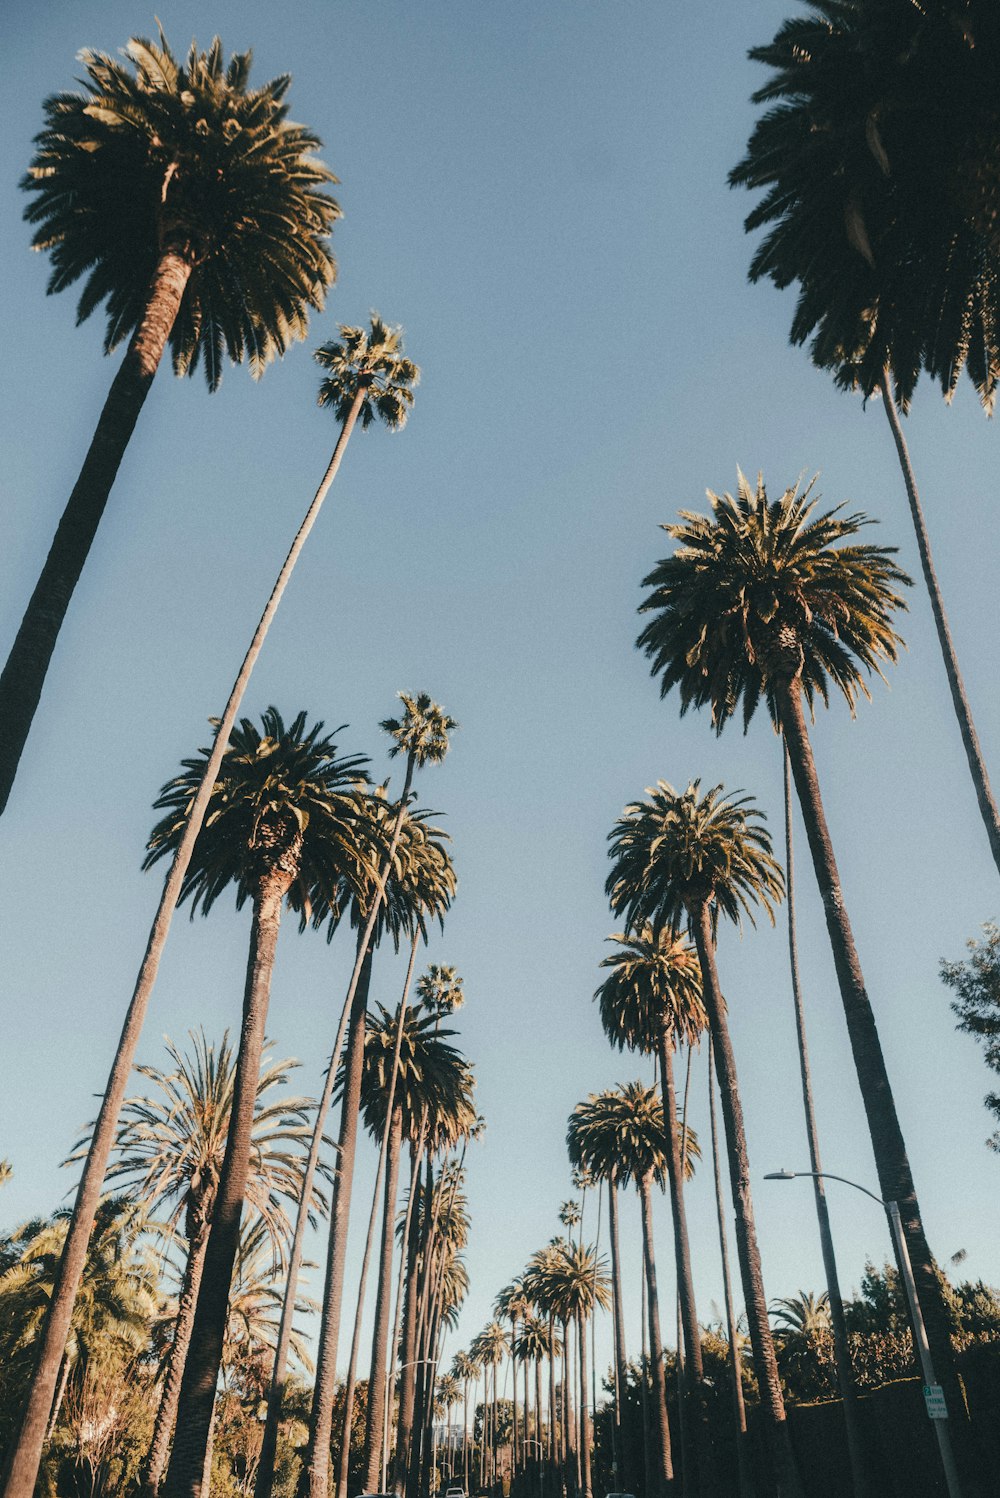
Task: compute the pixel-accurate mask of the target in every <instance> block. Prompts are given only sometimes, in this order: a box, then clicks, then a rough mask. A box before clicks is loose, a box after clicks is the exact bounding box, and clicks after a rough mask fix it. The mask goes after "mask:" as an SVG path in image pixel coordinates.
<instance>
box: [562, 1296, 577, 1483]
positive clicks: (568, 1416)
mask: <svg viewBox="0 0 1000 1498" xmlns="http://www.w3.org/2000/svg"><path fill="white" fill-rule="evenodd" d="M562 1329H563V1354H562V1375H563V1376H562V1410H561V1414H562V1446H563V1487H564V1489H565V1491H566V1492H567V1493H569V1494H571V1493H572V1492H573V1482H572V1476H571V1474H572V1470H573V1456H574V1453H573V1437H572V1433H571V1432H572V1426H571V1421H572V1400H571V1399H570V1392H569V1326H568V1325H567V1323H566V1322H565V1321H564V1322H563V1324H562Z"/></svg>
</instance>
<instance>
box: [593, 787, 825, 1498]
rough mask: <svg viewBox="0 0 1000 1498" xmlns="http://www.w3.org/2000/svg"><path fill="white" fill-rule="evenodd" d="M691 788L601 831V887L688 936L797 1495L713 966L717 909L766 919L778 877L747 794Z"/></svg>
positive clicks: (781, 1450)
mask: <svg viewBox="0 0 1000 1498" xmlns="http://www.w3.org/2000/svg"><path fill="white" fill-rule="evenodd" d="M700 790H701V788H700V784H699V782H697V781H695V782H694V783H693V784H691V785H689V786H688V788H687V790H685V791H683V792H680V793H678V792H677V791H675V790H674V789H673V787H672V786H670V785H668V784H667V783H666V782H665V781H662V780H661V781H659V782H658V783H657V785H656V787H655V789H653V790H651V791H649V792H648V793H647V794H648V797H649V799H648V800H646V801H641V802H633V803H632V804H631V805H630V806H627V807H626V808H625V812H624V814H623V815H622V816H621V817H620V818H619V820H618V821H617V823H616V824H615V826H614V828H613V829H612V831H611V834H610V842H611V844H612V846H611V850H610V857H611V858H612V860H613V867H612V871H611V873H610V874H609V876H608V881H607V892H608V895H609V897H610V900H611V907H612V909H613V910H615V911H616V912H617V913H619V914H623V915H625V917H626V919H627V921H628V922H629V925H630V926H631V927H633V928H635V927H640V926H642V925H643V924H646V923H648V924H650V925H652V926H653V927H654V928H663V927H670V928H673V929H674V930H676V931H680V930H681V929H682V928H683V927H685V926H686V927H688V929H689V930H690V932H691V934H692V936H693V937H694V941H695V946H696V947H697V950H698V961H699V963H700V965H701V980H702V1001H703V1003H704V1005H705V1009H706V1011H707V1013H708V1018H709V1024H710V1027H711V1034H712V1040H713V1042H714V1047H715V1064H716V1069H717V1071H718V1077H719V1090H720V1092H721V1094H722V1108H723V1116H724V1118H725V1124H726V1143H727V1146H728V1151H729V1173H730V1179H731V1183H732V1192H733V1204H734V1207H735V1211H736V1240H737V1247H738V1250H739V1259H740V1270H741V1272H742V1277H743V1293H744V1297H745V1300H746V1307H747V1318H748V1320H749V1323H750V1335H751V1340H752V1343H753V1351H754V1364H755V1367H756V1369H757V1378H758V1383H759V1385H760V1397H761V1406H762V1410H763V1413H764V1417H765V1430H766V1433H767V1439H768V1445H769V1448H770V1455H771V1466H772V1470H773V1474H774V1480H775V1485H776V1487H777V1490H778V1493H779V1494H780V1495H781V1498H786V1495H787V1498H801V1495H802V1488H801V1485H800V1482H799V1477H798V1472H797V1470H796V1466H795V1459H794V1456H793V1455H792V1448H791V1443H790V1441H789V1437H788V1427H787V1423H786V1420H785V1406H784V1401H783V1400H782V1397H781V1384H780V1380H779V1377H778V1365H777V1361H776V1359H775V1355H774V1343H773V1340H772V1337H771V1329H770V1325H769V1323H768V1319H767V1297H766V1295H765V1293H764V1281H763V1275H762V1272H761V1265H760V1252H759V1249H758V1247H757V1230H756V1227H755V1224H754V1216H753V1196H752V1192H751V1190H750V1162H749V1158H748V1156H747V1147H746V1132H745V1129H744V1125H743V1107H742V1103H741V1101H740V1095H739V1079H738V1077H737V1073H736V1057H735V1055H734V1053H733V1047H732V1041H731V1039H730V1036H729V1023H728V1019H727V1016H726V1005H725V1000H724V999H723V997H722V989H721V987H720V984H719V975H718V971H717V968H716V964H715V929H716V925H717V923H718V918H719V916H720V914H721V915H724V916H725V917H726V918H727V919H729V920H732V921H736V922H738V921H739V919H740V917H741V915H743V914H745V915H746V916H747V917H748V918H749V919H751V920H752V919H753V914H752V912H753V909H754V906H755V905H757V904H762V905H763V906H764V909H765V910H766V911H767V912H768V914H769V915H772V913H773V906H774V902H775V901H776V900H778V899H780V897H781V894H782V876H781V869H780V867H779V865H778V864H777V863H776V862H775V860H774V858H773V857H772V855H771V843H770V839H769V837H768V835H767V832H766V831H765V829H764V827H763V823H762V820H761V818H760V816H759V814H758V813H756V812H755V811H754V810H753V808H752V803H751V799H750V797H748V796H744V797H741V798H736V799H733V798H728V799H727V798H726V797H725V796H724V795H723V794H722V787H721V786H715V787H714V788H713V789H712V790H710V791H708V792H707V794H706V795H704V796H702V795H701V794H700ZM654 1351H655V1349H654Z"/></svg>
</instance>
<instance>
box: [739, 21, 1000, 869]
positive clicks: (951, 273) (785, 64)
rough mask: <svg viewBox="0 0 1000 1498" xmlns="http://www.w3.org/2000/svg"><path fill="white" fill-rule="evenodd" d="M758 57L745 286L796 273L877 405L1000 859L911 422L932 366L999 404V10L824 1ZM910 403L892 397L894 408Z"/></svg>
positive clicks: (838, 351) (745, 168) (997, 820)
mask: <svg viewBox="0 0 1000 1498" xmlns="http://www.w3.org/2000/svg"><path fill="white" fill-rule="evenodd" d="M809 9H810V11H811V12H812V13H811V14H807V15H804V16H797V17H796V18H795V19H794V20H792V21H786V22H785V23H784V25H783V26H782V28H781V30H780V31H779V32H778V34H777V36H776V37H775V38H774V40H773V41H772V42H771V43H770V44H768V45H765V46H761V47H754V48H753V49H752V50H751V52H750V56H751V57H752V58H754V59H755V60H756V61H758V62H762V63H764V64H765V65H766V66H767V67H768V68H769V69H770V76H769V78H768V81H767V83H766V84H765V85H764V86H763V88H761V89H759V90H758V91H757V93H756V94H755V95H754V99H755V102H758V103H767V104H768V105H770V106H772V107H770V108H769V109H768V111H767V113H766V114H764V115H763V116H762V117H761V119H760V120H759V121H758V123H757V126H756V128H755V129H754V132H753V134H752V136H751V138H750V141H749V144H748V146H747V151H746V155H745V156H744V158H743V160H742V161H741V162H740V163H739V164H738V165H737V166H736V167H735V168H734V170H733V171H732V172H731V173H730V179H729V180H730V183H731V184H733V185H742V186H745V187H749V188H751V189H757V188H761V189H764V192H765V196H764V197H763V199H762V201H761V202H760V203H759V204H758V206H757V207H756V208H755V209H754V210H753V212H752V213H751V214H750V216H749V217H748V219H747V221H746V227H747V229H748V230H753V229H757V228H764V227H766V228H767V229H768V233H767V235H766V237H765V238H764V239H763V241H762V242H761V244H760V245H759V247H758V249H757V250H756V253H755V254H754V257H753V260H752V262H751V265H750V279H751V280H752V281H757V280H760V279H762V278H763V277H765V276H766V277H769V278H770V279H771V280H773V281H774V282H775V284H776V285H777V286H779V287H786V286H789V285H791V284H792V282H794V281H797V282H798V283H799V297H798V303H797V306H796V311H795V317H794V320H793V322H792V330H791V338H792V342H793V343H805V342H806V341H807V340H808V339H811V340H812V341H811V353H812V358H813V361H814V363H816V364H817V365H819V367H820V368H822V369H826V370H829V371H831V372H832V373H833V375H834V377H835V379H836V382H837V384H838V385H840V386H841V387H842V388H846V389H856V390H860V392H861V393H862V394H863V395H864V396H865V397H866V398H867V397H870V396H872V395H874V394H879V395H881V397H882V404H883V406H884V408H885V413H886V418H887V420H888V422H889V426H890V428H891V430H892V436H893V441H894V443H895V446H896V451H897V455H898V457H899V462H900V467H901V469H902V473H903V480H904V484H905V487H906V493H907V498H908V500H909V505H910V514H911V518H912V521H913V525H914V529H915V532H916V537H917V547H918V550H919V553H920V562H921V568H922V571H923V574H924V581H925V583H926V586H927V590H928V594H929V596H930V601H931V608H932V612H933V614H934V622H935V626H936V629H937V634H938V642H939V645H940V648H941V653H942V656H943V658H944V664H945V671H946V674H947V677H948V685H949V689H950V691H951V696H952V703H953V707H954V710H955V715H956V718H957V719H958V725H959V730H960V733H961V736H962V742H963V746H964V748H965V753H966V758H967V760H968V764H969V770H970V773H971V775H972V780H973V784H974V787H975V791H976V797H977V800H978V802H979V810H980V814H981V816H982V819H983V822H984V825H985V828H986V833H987V837H988V838H989V842H990V849H991V852H992V854H993V859H994V862H995V863H996V865H997V868H998V870H1000V810H998V807H997V803H996V798H995V796H994V794H993V790H992V787H991V785H990V780H989V774H988V772H987V768H986V763H985V759H984V756H983V753H982V749H981V747H980V744H979V738H978V735H977V733H976V727H975V724H974V722H973V718H972V710H971V707H970V706H969V702H968V699H967V697H966V693H965V687H964V684H963V681H962V675H961V670H960V668H959V664H958V655H957V652H956V650H955V646H954V643H953V641H952V638H951V630H950V627H949V624H948V618H947V614H946V612H945V607H944V599H943V597H942V594H941V589H940V586H939V584H938V580H937V575H936V571H935V567H934V560H933V556H932V554H931V547H930V539H929V536H928V533H927V527H926V524H925V521H924V515H923V509H922V507H921V503H920V497H919V495H918V493H917V485H916V479H915V477H914V473H913V468H912V465H911V463H910V457H909V452H908V450H907V445H906V439H905V437H904V435H903V428H902V423H901V421H900V410H899V408H900V407H901V408H902V409H903V411H904V412H905V411H906V410H907V408H908V407H909V404H910V400H911V398H912V395H913V392H914V389H915V386H916V383H917V380H918V378H919V375H920V372H921V370H922V369H926V370H927V371H928V372H929V373H930V374H931V376H932V377H933V378H936V379H937V380H938V381H939V383H940V385H941V389H942V391H943V392H944V394H945V397H946V399H948V400H950V399H951V397H952V395H953V394H954V391H955V389H956V387H957V385H958V381H959V379H960V378H961V374H962V371H963V369H964V370H967V372H968V374H969V376H970V378H971V379H972V382H973V384H974V385H975V386H976V389H977V390H978V392H979V395H980V398H981V399H982V401H983V404H984V405H985V406H986V408H987V410H992V407H993V403H994V400H995V395H996V388H997V380H998V378H1000V332H998V329H1000V316H998V314H1000V303H998V296H997V285H998V273H1000V253H998V245H997V239H996V234H995V229H994V219H995V214H996V204H995V187H994V184H993V173H992V169H991V168H989V167H988V166H986V164H985V163H986V161H987V159H988V153H989V152H990V151H992V149H993V147H992V144H987V143H988V142H992V140H993V139H994V137H995V134H996V116H995V109H994V104H993V99H992V86H993V85H992V80H993V79H995V77H996V74H997V69H998V67H1000V38H998V34H997V27H996V16H995V13H994V7H993V6H992V5H991V4H986V5H983V4H979V3H978V0H976V3H973V4H971V5H968V4H966V5H962V6H960V7H954V6H951V5H947V4H945V5H916V4H914V5H909V4H904V5H873V4H870V3H868V0H837V3H836V4H835V5H830V4H820V3H817V0H812V4H811V5H810V7H809ZM897 399H898V403H899V404H898V405H897Z"/></svg>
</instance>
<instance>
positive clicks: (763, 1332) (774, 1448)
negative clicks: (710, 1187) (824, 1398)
mask: <svg viewBox="0 0 1000 1498" xmlns="http://www.w3.org/2000/svg"><path fill="white" fill-rule="evenodd" d="M691 918H692V925H693V927H694V937H695V943H696V945H697V948H698V959H699V962H700V965H701V977H702V996H703V999H704V1003H705V1008H706V1010H707V1011H708V1018H709V1022H710V1024H711V1029H712V1040H713V1041H714V1045H715V1069H716V1073H717V1075H718V1078H719V1093H720V1095H721V1098H722V1117H723V1121H724V1123H725V1126H726V1145H727V1149H728V1154H729V1175H730V1182H731V1186H732V1193H733V1203H734V1205H735V1208H736V1250H737V1255H738V1257H739V1262H740V1273H741V1276H742V1279H743V1298H744V1301H745V1304H746V1310H747V1320H748V1322H749V1325H750V1343H751V1346H752V1347H753V1354H754V1367H755V1368H756V1370H757V1383H758V1387H759V1389H760V1402H761V1413H762V1415H763V1417H764V1428H765V1431H766V1432H767V1440H768V1447H769V1450H770V1455H771V1466H772V1469H773V1475H774V1481H775V1487H776V1489H777V1492H778V1495H779V1498H803V1494H802V1486H801V1484H800V1482H799V1476H798V1472H797V1470H796V1466H795V1457H794V1455H793V1454H792V1445H791V1441H790V1439H789V1436H788V1424H787V1421H786V1420H785V1405H784V1401H783V1399H782V1397H781V1381H780V1379H779V1377H778V1363H777V1359H776V1358H775V1355H774V1341H773V1339H772V1337H771V1327H770V1323H769V1322H768V1319H767V1297H766V1295H765V1293H764V1279H763V1275H762V1273H761V1265H760V1250H759V1249H758V1247H757V1228H756V1225H755V1223H754V1215H753V1193H752V1191H751V1189H750V1161H749V1158H748V1156H747V1141H746V1131H745V1129H744V1126H743V1106H742V1103H741V1101H740V1094H739V1079H738V1077H737V1074H736V1057H735V1056H734V1054H733V1047H732V1042H731V1040H730V1038H729V1025H728V1022H727V1019H726V1005H725V1000H724V999H723V997H722V990H721V988H720V987H719V975H718V972H717V971H716V967H715V947H714V943H713V940H712V918H711V915H710V914H709V910H708V906H707V904H705V903H704V902H703V903H701V904H700V905H697V906H696V907H695V908H694V909H693V910H692V912H691Z"/></svg>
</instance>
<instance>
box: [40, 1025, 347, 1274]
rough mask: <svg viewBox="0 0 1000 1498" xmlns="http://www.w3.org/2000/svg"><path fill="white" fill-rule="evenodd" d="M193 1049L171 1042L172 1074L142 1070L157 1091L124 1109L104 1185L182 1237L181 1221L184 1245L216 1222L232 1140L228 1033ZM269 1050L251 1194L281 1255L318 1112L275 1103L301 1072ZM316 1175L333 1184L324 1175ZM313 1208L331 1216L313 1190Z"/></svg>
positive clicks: (308, 1103) (197, 1038)
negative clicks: (187, 1051)
mask: <svg viewBox="0 0 1000 1498" xmlns="http://www.w3.org/2000/svg"><path fill="white" fill-rule="evenodd" d="M190 1039H191V1047H192V1054H191V1055H184V1054H182V1052H181V1051H179V1050H178V1049H177V1047H176V1046H175V1045H173V1044H172V1043H171V1042H170V1041H168V1042H167V1053H168V1055H169V1057H170V1060H171V1062H172V1063H173V1064H172V1067H171V1069H170V1070H169V1071H164V1070H162V1069H161V1068H159V1067H155V1066H148V1065H144V1066H140V1067H138V1068H137V1070H138V1072H139V1074H140V1075H141V1076H143V1077H144V1078H145V1079H146V1080H147V1082H149V1083H151V1084H152V1087H153V1088H154V1089H155V1090H154V1093H153V1095H151V1096H142V1097H132V1098H129V1099H127V1100H126V1102H125V1104H124V1106H123V1108H122V1116H121V1123H120V1125H119V1129H118V1142H117V1147H116V1157H115V1159H114V1160H113V1161H112V1163H111V1166H110V1168H109V1170H108V1173H107V1179H108V1180H109V1181H116V1182H120V1183H121V1185H122V1187H123V1188H124V1189H125V1190H126V1191H127V1192H128V1193H129V1195H130V1196H131V1197H133V1198H136V1199H138V1200H139V1201H141V1202H142V1203H143V1204H144V1206H145V1207H146V1210H147V1211H148V1212H149V1213H150V1214H155V1215H156V1216H157V1217H158V1218H161V1219H162V1221H163V1222H164V1224H165V1225H166V1226H167V1227H168V1228H169V1229H170V1230H172V1231H177V1230H178V1229H179V1228H180V1226H181V1223H182V1221H183V1223H184V1232H185V1234H186V1236H187V1237H188V1238H193V1237H194V1235H195V1232H196V1229H197V1227H198V1225H199V1224H200V1223H201V1224H203V1223H205V1222H207V1221H208V1219H209V1218H210V1217H211V1213H212V1208H213V1206H214V1202H215V1196H216V1191H217V1189H218V1184H219V1177H220V1175H221V1172H222V1161H223V1156H224V1154H225V1149H226V1137H227V1135H228V1132H229V1120H230V1115H231V1111H232V1102H233V1086H234V1083H235V1079H236V1056H235V1054H234V1050H233V1047H232V1046H231V1044H230V1041H229V1035H228V1032H227V1033H226V1034H225V1035H223V1037H222V1042H221V1044H220V1045H219V1046H218V1047H216V1046H215V1045H213V1044H211V1043H210V1042H209V1041H208V1040H207V1039H206V1037H205V1033H204V1031H203V1030H200V1031H198V1032H193V1031H192V1032H191V1036H190ZM271 1050H272V1042H270V1041H266V1042H265V1045H264V1052H263V1057H262V1064H261V1072H260V1077H259V1080H258V1083H257V1100H256V1104H255V1107H254V1117H253V1125H252V1134H251V1144H250V1166H249V1173H248V1175H247V1184H246V1193H245V1194H246V1201H247V1203H248V1205H249V1206H250V1207H251V1209H252V1210H253V1211H254V1212H255V1213H256V1214H257V1215H258V1216H259V1217H260V1219H261V1220H262V1222H263V1223H264V1226H265V1229H266V1231H267V1232H268V1234H269V1235H270V1240H271V1244H272V1248H273V1249H274V1250H275V1251H276V1252H278V1253H279V1255H280V1254H282V1253H283V1252H284V1247H285V1243H286V1241H287V1239H288V1237H289V1236H290V1225H289V1221H288V1214H287V1207H286V1205H285V1203H284V1202H283V1201H282V1198H283V1197H284V1198H285V1199H286V1201H287V1200H293V1201H294V1200H297V1199H298V1197H299V1196H300V1195H301V1192H302V1173H303V1168H304V1160H303V1153H302V1149H301V1148H300V1146H303V1145H305V1144H308V1141H309V1139H310V1138H311V1137H312V1129H313V1126H312V1123H311V1121H310V1115H311V1113H312V1110H313V1108H314V1106H315V1105H314V1103H313V1102H312V1100H311V1099H309V1098H305V1097H289V1098H276V1097H275V1096H274V1094H275V1093H276V1092H278V1091H279V1090H280V1089H281V1088H283V1087H285V1086H286V1084H287V1082H288V1076H289V1073H290V1071H291V1069H292V1068H293V1067H295V1066H298V1064H299V1063H298V1062H297V1061H289V1060H285V1061H275V1060H272V1059H271V1058H270V1056H269V1054H268V1053H269V1052H270V1051H271ZM89 1137H90V1131H89V1129H88V1131H87V1135H86V1136H85V1138H84V1139H83V1140H82V1141H81V1142H80V1144H78V1145H77V1146H76V1149H75V1151H74V1153H73V1154H71V1155H70V1157H69V1161H68V1162H67V1163H69V1162H70V1161H74V1160H77V1159H80V1158H82V1157H83V1156H84V1155H85V1154H86V1145H87V1144H88V1142H89ZM319 1168H320V1170H321V1171H322V1172H323V1173H324V1174H326V1175H327V1176H329V1174H330V1170H329V1167H328V1166H327V1165H325V1164H321V1165H320V1167H319ZM314 1201H315V1204H316V1205H317V1206H318V1207H319V1208H320V1210H322V1211H325V1210H326V1202H325V1199H324V1197H323V1194H322V1192H320V1191H318V1190H316V1189H315V1188H314Z"/></svg>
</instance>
